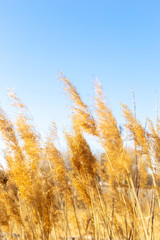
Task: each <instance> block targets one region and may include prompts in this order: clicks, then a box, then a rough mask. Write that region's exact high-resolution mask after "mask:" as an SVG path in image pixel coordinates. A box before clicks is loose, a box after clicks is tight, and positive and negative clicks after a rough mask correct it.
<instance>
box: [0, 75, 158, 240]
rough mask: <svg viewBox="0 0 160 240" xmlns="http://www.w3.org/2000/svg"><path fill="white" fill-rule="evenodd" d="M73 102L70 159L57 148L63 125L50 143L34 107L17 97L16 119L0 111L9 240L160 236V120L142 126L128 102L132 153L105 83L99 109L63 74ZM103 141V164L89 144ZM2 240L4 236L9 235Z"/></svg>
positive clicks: (2, 202) (1, 218) (0, 224)
mask: <svg viewBox="0 0 160 240" xmlns="http://www.w3.org/2000/svg"><path fill="white" fill-rule="evenodd" d="M59 79H60V81H61V82H62V83H63V86H64V90H65V92H66V94H67V95H68V96H69V98H70V99H71V102H72V114H71V117H72V126H71V129H70V131H68V132H67V131H65V132H64V135H65V138H66V144H67V146H68V154H67V155H68V156H69V157H68V159H67V161H66V158H65V156H64V154H62V153H61V151H60V149H58V148H57V144H56V141H57V140H58V136H57V130H56V124H55V123H53V124H51V127H50V129H49V134H48V136H47V137H46V141H44V140H43V139H42V138H41V136H40V134H39V133H38V132H37V131H36V129H35V127H34V122H33V120H32V116H31V114H30V112H29V110H28V109H27V107H26V106H25V105H24V104H23V103H22V102H21V100H20V99H19V98H18V97H17V96H16V94H15V93H14V92H11V93H10V97H11V99H12V105H13V106H14V107H15V108H16V109H17V118H16V119H15V120H14V121H11V120H10V119H9V118H8V116H7V115H6V114H5V112H4V111H3V110H2V109H1V108H0V133H1V137H2V140H3V141H4V143H5V146H6V149H5V160H6V162H7V168H6V169H3V167H2V166H1V171H0V190H1V193H0V231H1V235H6V236H7V239H14V238H15V236H16V237H17V238H19V239H42V240H49V239H56V240H58V239H69V238H70V239H71V238H76V239H91V238H92V239H97V240H99V239H108V240H111V239H113V240H117V239H128V240H131V239H132V240H134V239H137V240H138V239H148V240H149V239H150V240H153V239H160V237H159V236H160V216H159V210H160V121H159V120H158V119H157V123H156V128H155V127H154V124H153V123H152V121H151V120H150V119H148V122H149V128H148V129H146V128H144V127H143V126H142V124H141V123H140V121H139V120H138V119H137V117H136V115H135V114H134V113H132V112H131V110H130V109H129V107H128V106H126V105H122V111H123V116H124V120H125V121H124V122H125V123H126V124H125V126H124V128H125V129H126V131H127V132H128V140H127V141H131V142H132V143H133V148H132V149H131V150H130V151H129V150H128V149H126V148H125V145H124V140H123V136H122V134H121V132H120V129H119V127H118V125H117V121H116V119H115V117H114V115H113V113H112V110H111V108H110V107H109V106H108V105H107V104H106V103H105V98H104V94H103V92H102V88H101V86H100V83H98V82H96V83H95V101H94V107H95V108H94V111H93V112H91V111H90V109H89V106H87V104H85V103H84V102H83V101H82V99H81V97H80V95H79V93H78V92H77V90H76V88H75V87H74V86H73V85H72V84H71V83H70V81H69V80H68V79H67V78H66V77H65V76H64V75H62V74H60V76H59ZM87 135H89V136H91V137H92V138H94V139H95V141H98V142H99V143H100V144H101V146H102V148H103V150H104V152H103V161H100V160H99V159H97V158H96V156H95V155H94V154H93V152H92V148H91V147H90V145H89V143H88V142H87V137H86V136H87ZM2 239H3V238H2Z"/></svg>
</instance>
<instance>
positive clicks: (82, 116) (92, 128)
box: [59, 74, 96, 135]
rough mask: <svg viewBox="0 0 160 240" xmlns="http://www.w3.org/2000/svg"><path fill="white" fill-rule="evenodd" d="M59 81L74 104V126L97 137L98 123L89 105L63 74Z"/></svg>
mask: <svg viewBox="0 0 160 240" xmlns="http://www.w3.org/2000/svg"><path fill="white" fill-rule="evenodd" d="M59 79H60V80H61V81H62V82H63V83H64V90H65V92H66V93H67V95H68V96H69V97H70V99H71V100H72V102H73V115H72V120H73V124H74V125H75V126H76V128H79V129H81V130H85V131H86V132H87V133H89V134H92V135H96V123H95V121H94V118H93V116H92V115H91V113H90V111H89V108H88V107H87V105H85V104H84V103H83V101H82V100H81V98H80V95H79V93H78V92H77V90H76V88H75V87H74V86H73V85H72V84H71V83H70V81H69V80H68V79H67V78H66V77H65V76H64V75H63V74H60V75H59Z"/></svg>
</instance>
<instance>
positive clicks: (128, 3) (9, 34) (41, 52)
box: [0, 0, 160, 134]
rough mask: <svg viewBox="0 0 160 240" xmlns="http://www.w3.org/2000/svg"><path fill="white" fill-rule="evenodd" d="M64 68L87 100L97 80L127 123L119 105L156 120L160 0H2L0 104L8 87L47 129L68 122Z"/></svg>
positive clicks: (159, 80)
mask: <svg viewBox="0 0 160 240" xmlns="http://www.w3.org/2000/svg"><path fill="white" fill-rule="evenodd" d="M59 71H62V72H63V73H64V74H65V75H66V76H67V77H68V78H69V79H70V80H71V82H72V83H73V84H74V85H75V86H76V87H77V89H78V91H79V92H80V94H81V96H82V98H83V99H84V100H85V101H87V102H88V103H89V104H90V103H91V102H92V101H91V98H93V96H94V90H93V85H92V82H93V79H94V78H95V77H97V78H99V80H100V81H101V83H102V85H103V89H104V92H105V94H106V96H107V99H108V101H109V103H110V104H111V105H112V109H113V112H114V114H115V116H116V118H117V119H118V121H119V122H120V123H121V122H122V118H121V106H120V102H122V103H126V104H128V105H129V106H130V107H131V108H132V109H133V104H132V93H131V88H132V87H133V88H134V90H135V95H136V102H137V117H138V118H139V119H140V120H141V121H142V122H143V123H144V122H145V118H146V116H150V117H151V119H153V120H154V119H155V91H157V95H158V97H159V106H160V1H159V0H154V1H151V0H150V1H148V0H125V1H124V0H117V1H115V0H103V1H101V0H99V1H97V0H96V1H94V0H92V1H91V0H63V1H62V0H51V1H49V0H43V1H42V0H27V1H25V0H19V1H18V0H10V1H9V0H1V1H0V103H1V105H2V107H4V108H5V109H6V110H7V109H8V106H7V104H8V103H7V97H6V93H7V92H6V89H7V87H15V90H16V92H17V94H18V96H19V97H20V98H21V99H22V100H23V102H24V103H26V104H27V105H28V107H29V108H30V110H31V112H32V114H33V116H34V119H35V122H36V125H37V126H38V129H40V131H42V134H43V133H44V132H45V131H46V130H47V128H48V125H49V123H50V122H51V121H53V120H54V121H56V122H57V123H58V127H60V128H61V127H63V126H65V125H67V124H68V119H67V118H68V115H69V114H68V111H69V109H67V106H68V105H69V101H66V100H67V97H66V96H65V95H64V93H63V90H62V87H61V84H59V82H58V81H57V78H56V75H57V73H58V72H59Z"/></svg>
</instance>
